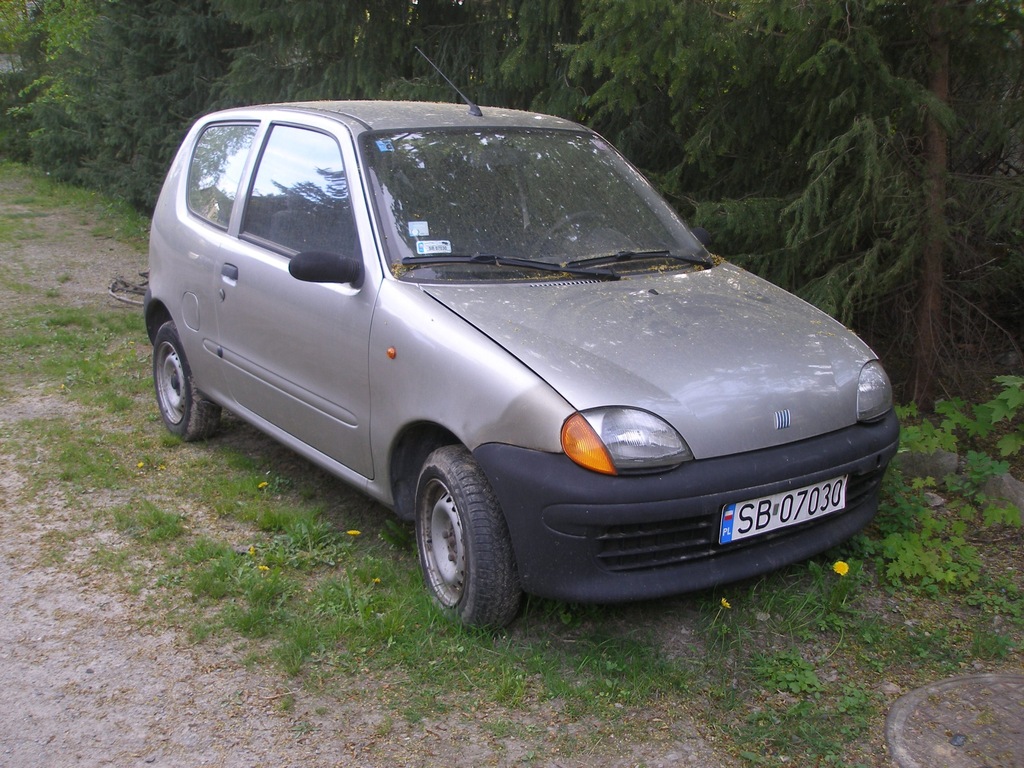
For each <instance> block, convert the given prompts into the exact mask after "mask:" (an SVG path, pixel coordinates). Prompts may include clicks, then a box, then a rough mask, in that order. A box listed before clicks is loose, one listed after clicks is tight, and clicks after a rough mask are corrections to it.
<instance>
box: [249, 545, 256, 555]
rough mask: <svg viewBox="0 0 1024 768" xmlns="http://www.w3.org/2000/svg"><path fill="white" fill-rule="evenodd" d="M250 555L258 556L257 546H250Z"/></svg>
mask: <svg viewBox="0 0 1024 768" xmlns="http://www.w3.org/2000/svg"><path fill="white" fill-rule="evenodd" d="M249 557H256V547H249Z"/></svg>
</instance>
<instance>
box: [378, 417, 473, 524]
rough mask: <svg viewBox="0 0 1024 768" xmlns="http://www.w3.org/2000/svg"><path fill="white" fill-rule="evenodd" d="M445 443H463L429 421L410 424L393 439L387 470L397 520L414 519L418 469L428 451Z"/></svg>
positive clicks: (431, 451)
mask: <svg viewBox="0 0 1024 768" xmlns="http://www.w3.org/2000/svg"><path fill="white" fill-rule="evenodd" d="M445 445H462V441H461V440H459V438H458V437H456V436H455V434H454V433H452V432H451V431H450V430H448V429H445V428H444V427H442V426H441V425H439V424H434V423H430V422H419V423H416V424H410V425H409V426H408V427H406V428H405V429H404V430H402V433H401V434H400V435H399V436H398V438H397V439H396V440H395V441H394V447H393V448H392V450H391V461H390V462H389V470H390V478H391V495H392V498H393V500H394V510H395V514H396V515H398V517H399V519H401V520H406V521H412V520H414V519H415V517H416V484H417V482H418V481H419V474H420V468H421V467H422V466H423V464H424V463H425V462H426V460H427V457H428V456H429V455H430V454H431V453H433V452H434V451H435V450H436V449H438V448H440V447H442V446H445Z"/></svg>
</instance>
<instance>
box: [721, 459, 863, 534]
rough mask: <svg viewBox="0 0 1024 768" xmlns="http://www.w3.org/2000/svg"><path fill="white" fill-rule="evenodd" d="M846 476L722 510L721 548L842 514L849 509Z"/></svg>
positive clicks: (736, 504) (738, 503) (730, 505)
mask: <svg viewBox="0 0 1024 768" xmlns="http://www.w3.org/2000/svg"><path fill="white" fill-rule="evenodd" d="M846 480H847V478H846V476H845V475H844V476H843V477H837V478H835V479H834V480H826V481H825V482H823V483H815V484H814V485H807V486H804V487H803V488H797V489H795V490H792V491H786V492H785V493H776V494H775V495H773V496H765V497H763V498H760V499H748V500H746V501H738V502H736V503H735V504H726V505H725V506H724V507H723V508H722V527H721V529H720V533H719V536H718V543H719V544H728V543H730V542H732V541H738V540H739V539H745V538H747V537H748V536H759V535H760V534H763V533H768V532H769V531H776V530H778V529H779V528H785V527H787V526H790V525H796V524H797V523H803V522H805V521H807V520H813V519H816V518H819V517H824V516H825V515H829V514H832V513H833V512H839V511H840V510H842V509H843V508H844V507H845V506H846Z"/></svg>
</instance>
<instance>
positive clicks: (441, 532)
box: [423, 481, 466, 608]
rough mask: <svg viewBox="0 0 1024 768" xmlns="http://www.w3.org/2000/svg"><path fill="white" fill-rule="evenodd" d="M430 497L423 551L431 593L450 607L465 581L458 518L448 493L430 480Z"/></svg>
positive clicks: (464, 555) (463, 552)
mask: <svg viewBox="0 0 1024 768" xmlns="http://www.w3.org/2000/svg"><path fill="white" fill-rule="evenodd" d="M427 498H428V499H433V502H432V503H431V504H430V507H429V509H428V510H427V512H426V514H427V519H426V520H425V521H424V522H425V523H426V525H424V536H425V541H424V547H423V554H424V558H425V560H426V566H427V573H428V575H429V578H430V584H431V586H432V587H433V590H434V593H435V594H436V595H437V597H438V599H439V600H440V601H441V603H442V604H444V605H445V606H447V607H449V608H451V607H454V606H455V605H456V604H457V603H458V602H459V600H460V599H461V598H462V591H463V588H464V587H465V583H466V546H465V541H464V538H463V535H462V520H461V519H460V517H459V509H458V507H457V506H456V504H455V499H453V498H452V495H451V493H450V492H449V491H448V489H447V488H445V487H444V485H442V484H441V483H439V482H437V481H433V482H432V483H431V485H430V487H429V488H428V496H427Z"/></svg>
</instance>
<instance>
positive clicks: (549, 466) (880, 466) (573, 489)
mask: <svg viewBox="0 0 1024 768" xmlns="http://www.w3.org/2000/svg"><path fill="white" fill-rule="evenodd" d="M898 444H899V422H898V421H897V419H896V416H895V414H894V413H891V412H890V413H889V415H888V416H886V417H885V418H884V419H882V420H881V421H878V422H875V423H872V424H857V425H855V426H852V427H848V428H846V429H843V430H840V431H838V432H833V433H830V434H827V435H822V436H820V437H816V438H812V439H809V440H804V441H801V442H798V443H792V444H789V445H784V446H780V447H777V448H769V449H765V450H760V451H751V452H749V453H744V454H737V455H734V456H726V457H722V458H716V459H704V460H700V461H692V462H688V463H686V464H684V465H681V466H679V467H677V468H675V469H673V470H670V471H668V472H662V473H659V474H652V475H632V476H619V477H608V476H604V475H599V474H595V473H593V472H589V471H587V470H584V469H582V468H580V467H579V466H577V465H576V464H574V463H573V462H572V461H571V460H570V459H568V458H567V457H566V456H564V455H561V454H549V453H541V452H538V451H531V450H527V449H524V448H517V447H515V446H509V445H501V444H496V443H491V444H486V445H482V446H480V447H479V448H477V450H476V451H475V452H474V455H475V457H476V459H477V461H478V462H479V464H480V466H481V467H482V468H483V470H484V472H485V473H486V475H487V477H488V478H489V479H490V482H491V485H492V486H493V488H494V491H495V493H496V494H497V496H498V499H499V501H500V503H501V507H502V510H503V511H504V513H505V518H506V520H507V521H508V527H509V533H510V535H511V537H512V544H513V548H514V550H515V555H516V561H517V565H518V567H519V575H520V579H521V581H522V585H523V589H524V590H525V591H527V592H529V593H531V594H536V595H541V596H543V597H551V598H556V599H559V600H568V601H574V602H601V603H611V602H621V601H627V600H638V599H644V598H654V597H662V596H665V595H671V594H678V593H682V592H689V591H693V590H697V589H704V588H706V587H710V586H714V585H717V584H724V583H726V582H730V581H736V580H738V579H745V578H749V577H751V576H757V575H759V574H763V573H766V572H768V571H771V570H774V569H776V568H779V567H781V566H783V565H786V564H788V563H792V562H796V561H799V560H803V559H805V558H808V557H811V556H812V555H815V554H817V553H819V552H822V551H824V550H826V549H828V548H829V547H832V546H835V545H836V544H839V543H841V542H843V541H845V540H846V539H848V538H849V537H851V536H852V535H853V534H855V533H856V532H857V531H859V530H860V529H861V528H863V527H864V526H865V525H866V524H867V523H868V522H869V521H870V520H871V518H872V517H873V516H874V514H875V511H876V510H877V508H878V487H879V484H880V483H881V479H882V475H883V473H884V471H885V468H886V466H887V465H888V463H889V460H890V459H891V458H892V457H893V456H894V455H895V453H896V449H897V447H898ZM844 474H845V475H849V477H850V480H849V486H848V489H847V505H846V509H845V510H844V511H843V512H839V513H835V514H832V515H829V516H827V517H824V518H821V519H819V520H814V521H811V522H808V523H803V524H800V525H796V526H793V527H790V528H785V529H782V530H780V531H776V532H773V533H770V534H767V535H763V536H755V537H752V538H750V539H742V540H740V541H738V542H735V543H732V544H725V545H720V544H718V530H719V526H720V524H721V511H722V507H723V506H724V505H725V504H728V503H731V502H736V501H741V500H744V499H749V498H755V497H763V496H769V495H772V494H775V493H780V492H783V491H787V490H792V489H795V488H800V487H802V486H806V485H810V484H812V483H817V482H819V481H823V480H827V479H829V478H833V477H837V476H839V475H844Z"/></svg>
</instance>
